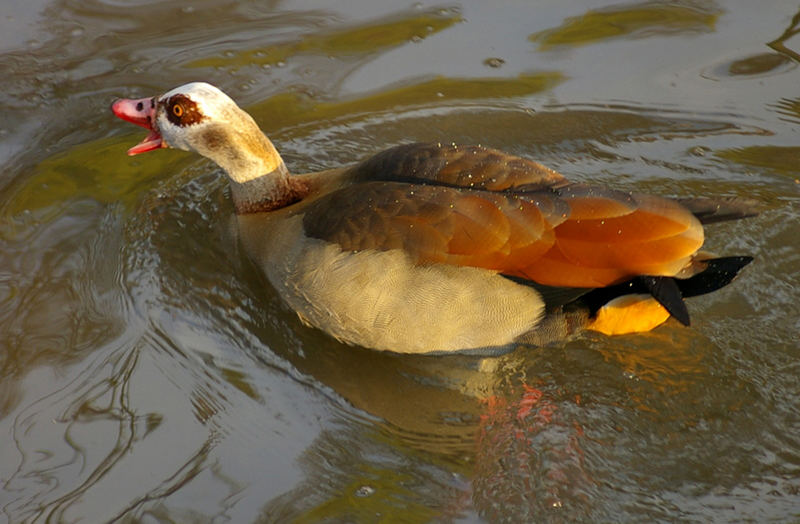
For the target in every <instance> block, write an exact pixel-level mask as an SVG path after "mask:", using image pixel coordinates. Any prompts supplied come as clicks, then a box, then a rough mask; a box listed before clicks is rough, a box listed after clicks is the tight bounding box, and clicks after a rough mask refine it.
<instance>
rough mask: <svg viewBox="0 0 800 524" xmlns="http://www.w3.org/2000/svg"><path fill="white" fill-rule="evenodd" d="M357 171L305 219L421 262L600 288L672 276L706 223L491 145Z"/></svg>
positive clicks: (417, 150) (348, 240)
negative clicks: (568, 177)
mask: <svg viewBox="0 0 800 524" xmlns="http://www.w3.org/2000/svg"><path fill="white" fill-rule="evenodd" d="M437 152H438V155H437ZM470 160H472V161H470ZM353 173H354V176H353V179H354V180H355V182H354V183H353V185H350V186H347V187H345V188H343V189H340V190H337V191H335V192H333V193H331V194H328V195H326V196H324V197H322V198H320V199H318V200H317V201H315V202H314V203H313V204H312V205H311V206H310V207H309V208H308V209H307V212H306V215H305V217H304V226H305V229H306V233H307V234H309V235H310V236H313V237H316V238H322V239H325V240H328V241H331V242H335V243H337V244H339V245H340V246H341V248H342V249H344V250H363V249H379V250H388V249H403V250H404V251H406V252H407V253H408V254H409V255H410V256H411V257H412V258H413V260H415V261H416V262H417V263H445V264H453V265H463V266H472V267H482V268H486V269H491V270H495V271H498V272H500V273H503V274H506V275H509V276H516V277H521V278H525V279H529V280H532V281H535V282H538V283H540V284H546V285H551V286H566V287H602V286H607V285H611V284H616V283H619V282H622V281H625V280H627V279H630V278H632V277H634V276H637V275H653V276H672V275H675V274H676V273H677V272H679V271H680V270H681V269H682V268H683V267H684V266H686V264H687V263H689V260H690V258H691V256H692V255H693V254H694V253H695V252H696V251H697V250H698V249H699V248H700V246H701V245H702V243H703V229H702V226H701V225H700V223H699V222H698V220H697V219H696V218H695V217H694V216H693V215H692V213H691V212H689V211H688V210H687V209H686V208H684V207H682V206H681V205H680V204H678V203H677V202H674V201H672V200H668V199H664V198H659V197H654V196H648V195H638V194H629V193H624V192H619V191H613V190H609V189H604V188H596V187H589V186H583V185H569V184H567V182H566V181H565V180H564V179H563V177H561V175H558V173H556V172H554V171H551V170H548V169H547V168H544V167H543V166H541V165H540V164H537V163H535V162H531V161H528V160H525V159H520V158H518V157H511V156H509V155H505V154H503V153H500V152H497V151H492V150H486V149H483V148H454V147H445V148H442V147H439V146H421V145H412V146H401V147H399V148H394V149H392V150H388V151H386V152H383V153H380V154H378V155H376V156H375V157H373V158H371V159H369V160H367V161H366V162H364V163H362V164H360V165H359V166H356V168H354V169H353Z"/></svg>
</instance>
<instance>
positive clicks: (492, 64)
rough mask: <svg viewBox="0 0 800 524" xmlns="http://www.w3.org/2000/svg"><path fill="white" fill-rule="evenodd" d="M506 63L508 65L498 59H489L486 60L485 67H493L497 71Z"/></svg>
mask: <svg viewBox="0 0 800 524" xmlns="http://www.w3.org/2000/svg"><path fill="white" fill-rule="evenodd" d="M505 63H506V61H505V60H503V59H502V58H497V57H492V58H487V59H486V60H484V61H483V65H486V66H489V67H493V68H495V69H497V68H498V67H500V66H502V65H503V64H505Z"/></svg>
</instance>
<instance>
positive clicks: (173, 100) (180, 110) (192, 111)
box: [161, 95, 205, 127]
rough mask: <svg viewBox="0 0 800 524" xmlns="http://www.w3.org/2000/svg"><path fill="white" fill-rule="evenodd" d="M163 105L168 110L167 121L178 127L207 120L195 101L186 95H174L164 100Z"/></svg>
mask: <svg viewBox="0 0 800 524" xmlns="http://www.w3.org/2000/svg"><path fill="white" fill-rule="evenodd" d="M161 104H162V105H163V106H164V108H165V109H166V113H167V119H168V120H169V121H170V122H172V123H173V124H175V125H176V126H180V127H186V126H190V125H193V124H197V123H198V122H201V121H202V120H203V119H204V118H205V116H204V115H203V113H201V112H200V110H199V109H198V107H197V104H196V103H195V102H194V100H192V99H191V98H189V97H188V96H186V95H173V96H171V97H169V98H167V99H166V100H163V101H162V102H161Z"/></svg>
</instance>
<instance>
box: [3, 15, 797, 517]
mask: <svg viewBox="0 0 800 524" xmlns="http://www.w3.org/2000/svg"><path fill="white" fill-rule="evenodd" d="M6 4H8V5H5V4H4V5H3V7H0V53H2V54H0V67H2V70H3V72H4V74H3V76H2V78H0V111H2V115H3V119H2V122H0V163H1V165H2V168H3V169H2V172H0V173H1V174H0V216H2V220H0V373H1V375H0V377H2V378H1V380H0V435H2V438H0V485H1V486H2V491H0V508H2V511H1V512H0V515H2V516H3V517H5V520H7V521H9V522H60V521H64V522H77V521H83V522H103V521H110V520H114V519H118V520H119V521H122V522H133V521H141V522H172V521H175V522H211V521H214V522H222V521H231V522H254V521H265V522H270V521H287V520H295V521H300V522H317V521H326V520H327V521H358V522H371V521H377V520H380V519H381V518H388V519H394V520H397V521H408V522H415V521H430V520H434V521H461V522H475V521H493V522H494V521H497V522H500V521H507V522H524V521H543V522H544V521H553V522H561V521H575V520H595V521H652V520H664V521H673V520H681V519H686V520H702V521H730V520H752V521H764V520H768V519H773V520H783V521H785V520H794V519H797V518H800V480H799V479H800V438H798V437H797V435H798V434H800V410H799V409H798V403H797V400H796V399H797V398H799V397H800V386H798V383H797V380H796V376H797V374H798V371H800V365H798V363H797V362H798V357H800V348H798V344H797V338H798V328H799V327H800V323H798V320H797V319H798V318H800V305H798V304H800V291H798V290H799V289H800V287H799V286H798V285H799V284H800V277H799V276H798V275H800V273H798V267H800V249H799V245H798V244H799V243H798V240H797V235H796V232H795V229H796V226H797V224H798V211H799V210H800V209H799V206H798V197H800V167H798V162H797V159H798V158H800V149H798V146H797V144H796V142H797V134H796V133H797V129H798V125H800V98H798V94H797V87H796V86H797V85H798V82H797V80H798V74H800V73H798V69H797V59H798V53H800V40H798V38H797V37H795V36H794V31H796V28H795V26H793V25H792V24H793V17H794V16H798V10H797V6H796V4H795V3H792V2H785V1H773V2H769V3H768V4H763V3H757V2H747V1H745V0H739V1H734V0H730V1H718V2H710V1H686V2H658V1H652V2H640V3H635V2H634V3H613V2H608V1H607V0H606V1H599V0H598V1H588V0H581V1H577V0H573V1H569V2H564V1H547V2H536V3H535V4H530V5H528V4H524V3H509V4H506V5H502V6H496V5H489V3H481V2H463V3H447V4H433V3H425V2H423V3H419V4H415V5H410V4H408V5H400V4H396V3H391V2H380V3H378V2H367V1H360V2H352V1H348V2H341V1H340V2H326V3H325V4H324V5H323V4H319V3H315V2H305V1H303V0H293V1H287V2H274V3H270V4H268V5H264V4H263V3H255V2H245V1H241V0H238V1H231V2H226V3H219V2H210V1H200V2H192V3H188V2H143V1H142V2H117V1H114V0H107V1H106V2H102V1H97V0H95V1H81V2H78V1H71V0H70V1H66V0H65V1H54V0H37V1H34V2H25V3H24V4H19V5H16V4H12V3H9V2H7V3H6ZM191 80H206V81H210V82H212V83H214V84H216V85H218V86H220V87H221V88H223V89H224V90H225V91H226V92H228V93H229V94H231V95H232V96H233V98H235V99H236V100H238V101H239V102H240V103H241V104H242V105H243V106H244V107H246V108H247V109H248V110H250V111H251V112H252V114H253V115H254V117H255V118H256V120H258V121H259V122H260V123H261V124H262V126H263V128H264V129H265V131H266V132H267V133H268V134H269V135H270V136H271V138H272V139H273V140H274V142H275V143H276V145H277V146H278V148H279V149H280V150H281V151H282V152H283V154H284V158H285V159H286V161H287V164H288V165H289V167H290V169H292V170H293V171H296V172H303V171H310V170H318V169H325V168H330V167H335V166H338V165H341V164H344V163H348V162H353V161H356V160H358V159H360V158H363V157H364V156H366V155H368V154H370V153H372V152H375V151H376V150H378V149H381V148H384V147H388V146H391V145H395V144H398V143H402V142H407V141H412V140H414V141H416V140H432V141H441V142H451V141H455V142H457V143H480V144H483V145H488V146H492V147H497V148H501V149H505V150H507V151H509V152H512V153H517V154H522V155H525V156H529V157H532V158H535V159H537V160H539V161H542V162H544V163H545V164H547V165H549V166H550V167H553V168H556V169H558V170H560V171H562V172H563V173H564V174H566V175H567V176H568V177H569V178H571V179H572V180H577V181H589V180H591V181H598V182H603V183H607V184H610V185H614V186H616V187H619V188H623V189H634V188H636V189H638V190H646V191H652V192H657V193H662V194H667V195H680V196H687V195H741V196H748V197H751V198H755V199H756V200H757V201H758V202H759V203H760V205H761V206H762V209H763V212H762V214H761V215H760V216H759V217H757V218H755V219H750V220H747V221H742V222H738V223H729V224H721V225H718V226H713V227H711V228H710V232H709V235H708V237H709V241H708V242H709V248H710V249H713V250H715V251H717V252H719V253H724V254H750V255H753V256H754V257H755V258H756V261H755V262H754V263H753V264H752V265H751V266H749V267H748V268H746V270H745V271H744V272H743V274H742V275H741V277H740V278H739V279H737V280H736V281H735V282H734V283H733V284H732V285H731V286H729V287H728V288H726V289H724V290H722V291H720V292H718V293H715V294H713V295H710V296H706V297H700V298H697V299H694V300H692V301H691V303H690V305H689V307H690V310H691V313H692V315H693V326H692V328H690V329H686V328H683V327H681V326H679V325H677V324H676V323H674V322H672V323H669V324H667V325H665V326H662V327H660V328H659V329H657V330H656V331H655V332H653V333H650V334H646V335H637V336H625V337H616V338H608V337H602V336H597V335H586V336H582V337H580V338H578V339H577V340H573V341H570V342H568V343H565V344H563V345H560V346H557V347H548V348H542V349H537V350H531V349H527V348H520V349H518V350H516V351H514V352H512V353H510V354H508V355H504V356H502V357H497V358H489V359H480V358H475V357H401V356H396V355H391V354H381V353H376V352H371V351H367V350H364V349H361V348H352V347H347V346H343V345H341V344H338V343H336V342H335V341H333V340H331V339H329V338H328V337H327V336H325V335H324V334H322V333H320V332H318V331H316V330H313V329H310V328H308V327H305V326H303V325H302V324H301V323H300V322H299V320H298V319H297V318H296V316H295V315H294V314H293V313H292V312H290V311H288V310H287V308H286V307H285V306H284V305H283V304H282V302H281V300H280V298H279V297H278V296H276V295H275V293H274V292H273V291H272V290H271V289H270V288H269V286H268V285H267V284H266V282H265V280H264V279H263V277H261V276H260V275H259V273H258V272H257V271H256V269H255V268H254V267H253V266H252V265H251V264H250V262H248V261H247V259H246V258H245V257H244V256H243V254H242V253H241V252H240V251H239V248H238V244H237V240H236V236H235V233H234V232H232V231H231V228H230V224H231V222H230V220H231V217H232V213H233V211H232V206H231V203H230V200H229V194H228V190H227V187H226V183H225V181H224V180H223V178H222V176H221V174H220V172H219V170H218V169H217V168H216V167H215V166H213V165H211V164H210V163H209V162H207V161H205V160H203V159H200V158H197V157H194V156H192V155H188V154H185V153H180V152H176V151H160V152H154V153H150V154H147V155H143V156H140V157H135V158H129V157H127V156H125V150H126V149H127V148H128V147H130V146H131V145H133V144H135V143H136V142H138V140H139V139H140V138H141V134H142V133H141V130H138V131H137V130H136V129H135V128H133V126H130V125H126V124H124V123H123V122H120V121H118V120H116V119H114V118H113V117H112V116H111V114H110V112H109V111H108V106H109V104H110V102H111V101H112V100H113V99H114V98H115V97H119V96H149V95H152V94H156V93H160V92H163V91H165V90H167V89H169V88H171V87H174V86H175V85H179V84H181V83H183V82H187V81H191Z"/></svg>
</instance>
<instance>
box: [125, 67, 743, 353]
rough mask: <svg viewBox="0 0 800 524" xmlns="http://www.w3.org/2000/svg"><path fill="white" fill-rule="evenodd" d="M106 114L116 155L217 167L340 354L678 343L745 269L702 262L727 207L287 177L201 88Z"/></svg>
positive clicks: (463, 174)
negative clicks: (676, 329)
mask: <svg viewBox="0 0 800 524" xmlns="http://www.w3.org/2000/svg"><path fill="white" fill-rule="evenodd" d="M112 111H113V112H114V114H115V115H116V116H118V117H120V118H122V119H123V120H126V121H128V122H132V123H134V124H137V125H139V126H142V127H144V128H145V129H147V130H148V131H149V134H148V135H147V136H146V137H145V139H144V140H142V141H141V142H140V143H139V144H137V145H135V146H133V147H132V148H130V149H129V150H128V154H129V155H137V154H140V153H145V152H147V151H152V150H156V149H160V148H167V147H172V148H177V149H183V150H188V151H194V152H196V153H199V154H201V155H203V156H205V157H207V158H210V159H211V160H213V161H214V162H216V163H217V164H218V165H219V166H220V167H221V168H222V170H224V171H225V173H226V174H227V176H228V178H229V181H230V187H231V196H232V199H233V204H234V207H235V210H236V217H237V222H238V227H239V234H240V239H241V243H242V245H243V246H244V249H245V251H246V253H247V254H248V255H249V257H250V258H251V259H252V260H253V262H254V263H255V264H256V265H257V266H259V267H260V269H261V270H262V271H263V272H264V274H265V275H266V277H267V279H268V280H269V282H270V283H271V285H272V286H274V288H275V290H276V291H277V292H278V293H279V294H280V296H281V297H283V300H284V301H285V302H286V303H287V304H288V306H289V307H291V308H292V309H293V310H294V311H295V312H297V314H298V315H299V317H300V318H301V319H302V320H303V321H304V322H306V323H307V324H309V325H311V326H314V327H316V328H318V329H321V330H322V331H325V332H327V333H328V334H330V335H331V336H333V337H335V338H337V339H339V340H341V341H343V342H345V343H348V344H353V345H358V346H363V347H367V348H372V349H377V350H385V351H393V352H398V353H449V352H500V351H503V350H508V349H510V348H513V347H515V345H517V344H544V343H550V342H552V341H557V340H561V339H563V338H565V337H568V336H571V335H573V334H574V333H577V332H580V331H582V330H586V329H591V330H595V331H600V332H602V333H605V334H608V335H614V334H620V333H631V332H643V331H648V330H651V329H653V328H655V327H656V326H658V325H660V324H661V323H663V322H664V321H666V320H667V319H668V318H669V317H670V316H673V317H675V318H676V319H677V320H678V321H679V322H681V323H683V324H685V325H688V324H689V313H688V310H687V308H686V305H685V303H684V300H683V299H684V298H685V297H690V296H694V295H699V294H703V293H708V292H711V291H714V290H716V289H719V288H720V287H723V286H725V285H727V284H728V283H729V282H730V281H731V280H732V279H733V278H734V277H735V276H736V274H737V273H738V272H739V270H740V269H741V268H742V267H744V266H745V265H747V264H748V263H749V262H750V261H751V260H752V258H751V257H749V256H730V257H715V256H713V255H711V254H709V253H706V252H704V251H702V250H701V246H702V245H703V242H704V228H703V225H704V224H708V223H712V222H717V221H722V220H731V219H738V218H743V217H746V216H751V215H753V214H754V211H753V209H752V206H751V205H750V203H748V202H745V201H743V200H740V199H736V198H728V199H725V198H718V199H708V198H686V199H673V198H664V197H659V196H654V195H648V194H643V193H636V192H624V191H618V190H615V189H612V188H608V187H604V186H602V185H589V184H578V183H571V182H569V181H568V180H567V179H566V178H565V177H564V176H562V175H561V174H559V173H557V172H556V171H554V170H552V169H549V168H547V167H545V166H544V165H542V164H540V163H538V162H535V161H533V160H529V159H526V158H522V157H518V156H514V155H510V154H507V153H504V152H502V151H498V150H495V149H490V148H486V147H481V146H469V145H465V146H462V145H455V144H436V143H434V144H427V143H410V144H403V145H399V146H395V147H391V148H389V149H386V150H384V151H381V152H379V153H377V154H375V155H373V156H371V157H369V158H367V159H365V160H363V161H361V162H358V163H355V164H353V165H348V166H343V167H338V168H334V169H329V170H325V171H320V172H315V173H307V174H300V175H292V174H290V173H289V170H288V168H287V166H286V164H285V163H284V162H283V160H282V159H281V156H280V154H279V153H278V151H277V150H276V148H275V146H274V145H273V144H272V142H271V141H270V140H269V139H268V138H267V137H266V136H265V134H264V133H263V132H262V131H261V130H260V128H259V126H258V125H257V124H256V122H255V121H254V120H253V118H252V117H251V116H250V115H249V114H247V113H246V112H245V111H243V110H242V109H240V108H239V106H238V105H237V104H236V103H235V102H234V101H233V100H232V99H231V98H230V97H229V96H227V95H226V94H225V93H223V92H222V91H221V90H220V89H218V88H216V87H214V86H212V85H210V84H207V83H203V82H193V83H189V84H186V85H183V86H180V87H177V88H175V89H172V90H170V91H168V92H166V93H164V94H162V95H159V96H154V97H149V98H142V99H136V100H134V99H120V100H117V101H116V102H114V103H113V105H112Z"/></svg>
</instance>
